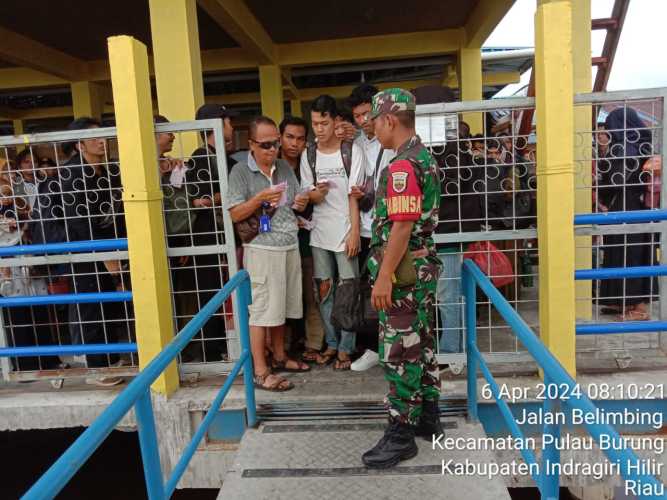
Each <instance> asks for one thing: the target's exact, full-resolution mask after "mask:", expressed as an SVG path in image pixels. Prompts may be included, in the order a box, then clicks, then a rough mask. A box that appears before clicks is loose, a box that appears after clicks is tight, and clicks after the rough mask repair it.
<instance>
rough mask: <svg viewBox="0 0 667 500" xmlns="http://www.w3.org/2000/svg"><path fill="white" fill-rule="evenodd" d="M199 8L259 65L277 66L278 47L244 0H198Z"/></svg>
mask: <svg viewBox="0 0 667 500" xmlns="http://www.w3.org/2000/svg"><path fill="white" fill-rule="evenodd" d="M197 3H198V4H199V6H200V7H201V8H202V9H204V10H205V11H206V13H207V14H208V15H209V16H211V18H212V19H213V20H214V21H215V22H216V23H217V24H218V26H220V27H221V28H222V29H223V30H225V32H226V33H227V34H228V35H229V36H230V37H232V38H233V39H234V41H236V43H238V44H239V46H240V47H241V48H242V49H245V50H246V51H247V52H248V53H250V54H252V55H253V56H254V57H255V59H256V60H257V63H258V64H260V65H264V64H275V63H276V46H275V44H274V43H273V40H271V37H270V36H269V34H268V33H267V32H266V30H265V29H264V27H263V26H262V24H261V23H260V22H259V21H258V20H257V18H256V17H255V15H254V14H253V13H252V12H251V10H250V9H249V8H248V6H247V5H246V3H245V2H244V1H243V0H224V1H223V0H198V1H197Z"/></svg>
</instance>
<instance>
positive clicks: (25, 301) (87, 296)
mask: <svg viewBox="0 0 667 500" xmlns="http://www.w3.org/2000/svg"><path fill="white" fill-rule="evenodd" d="M131 300H132V292H91V293H59V294H54V295H26V296H23V297H1V298H0V307H27V306H51V305H62V304H97V303H101V302H130V301H131Z"/></svg>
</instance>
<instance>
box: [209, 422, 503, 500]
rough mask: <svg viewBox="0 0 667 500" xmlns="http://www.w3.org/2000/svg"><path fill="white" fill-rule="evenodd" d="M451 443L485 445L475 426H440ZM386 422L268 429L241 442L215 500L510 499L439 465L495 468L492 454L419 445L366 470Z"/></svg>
mask: <svg viewBox="0 0 667 500" xmlns="http://www.w3.org/2000/svg"><path fill="white" fill-rule="evenodd" d="M443 425H444V427H445V433H446V435H447V436H448V437H449V436H451V437H459V436H466V437H471V436H475V437H484V430H483V429H482V427H481V426H480V425H478V424H470V423H468V422H466V421H465V419H464V418H461V417H458V418H446V419H443ZM384 427H385V421H384V420H380V419H377V420H369V419H364V420H361V419H357V420H331V421H322V420H317V421H309V420H301V421H298V422H294V421H293V422H269V423H265V424H263V425H261V426H260V427H259V428H258V429H251V430H249V431H247V432H246V434H245V435H244V437H243V439H242V441H241V445H240V448H239V451H238V453H237V455H236V459H235V461H234V465H233V466H232V468H231V470H230V471H229V472H228V474H227V476H226V478H225V481H224V483H223V486H222V489H221V490H220V494H219V496H218V499H223V500H236V499H240V498H251V499H253V500H263V499H267V500H268V499H272V500H312V499H316V500H353V499H354V500H364V499H369V500H378V499H395V498H438V499H443V500H449V499H452V500H453V499H457V500H459V499H461V498H474V499H475V500H486V499H488V500H503V499H508V500H509V498H510V496H509V493H508V491H507V488H506V486H505V484H504V482H503V480H502V478H501V477H498V476H497V477H495V478H493V479H487V478H485V477H480V476H455V475H450V474H446V475H443V474H442V461H443V460H449V459H454V460H455V461H456V462H459V461H461V462H463V461H465V459H466V458H469V459H472V458H474V461H475V462H478V463H486V462H493V461H494V457H493V455H492V453H491V452H484V451H475V452H474V456H473V457H471V456H470V455H471V452H469V451H468V452H465V451H443V450H440V449H437V450H433V449H432V447H431V443H430V442H426V441H425V440H423V439H418V441H417V443H418V446H419V454H418V455H417V456H416V457H415V458H413V459H411V460H406V461H404V462H401V463H400V464H399V465H398V466H396V467H394V468H391V469H385V470H370V469H367V468H365V467H364V465H363V463H362V462H361V455H362V454H363V453H364V452H366V451H367V450H369V449H370V448H372V447H373V446H374V445H375V444H376V443H377V441H378V440H379V439H380V437H381V436H382V434H383V431H384Z"/></svg>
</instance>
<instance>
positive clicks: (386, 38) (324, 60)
mask: <svg viewBox="0 0 667 500" xmlns="http://www.w3.org/2000/svg"><path fill="white" fill-rule="evenodd" d="M463 34H464V33H463V30H461V29H458V28H457V29H448V30H436V31H419V32H415V33H401V34H395V35H378V36H363V37H355V38H341V39H337V40H319V41H313V42H301V43H284V44H279V45H278V62H279V64H280V66H285V67H292V66H314V65H327V64H340V63H349V62H355V61H379V60H383V59H400V58H408V57H429V56H435V55H442V54H450V53H453V52H456V51H457V50H458V48H459V45H460V43H461V40H462V39H463Z"/></svg>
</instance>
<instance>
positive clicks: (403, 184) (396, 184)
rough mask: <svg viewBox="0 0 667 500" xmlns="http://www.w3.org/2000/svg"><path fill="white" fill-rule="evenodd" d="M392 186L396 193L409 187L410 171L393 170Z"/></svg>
mask: <svg viewBox="0 0 667 500" xmlns="http://www.w3.org/2000/svg"><path fill="white" fill-rule="evenodd" d="M391 187H392V188H393V189H394V192H396V193H402V192H403V191H405V188H407V187H408V173H407V172H392V174H391Z"/></svg>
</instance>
